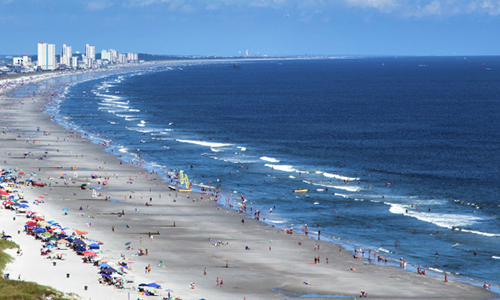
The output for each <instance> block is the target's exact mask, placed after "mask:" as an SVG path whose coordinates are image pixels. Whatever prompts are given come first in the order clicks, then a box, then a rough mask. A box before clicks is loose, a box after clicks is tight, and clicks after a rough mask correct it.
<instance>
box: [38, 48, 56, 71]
mask: <svg viewBox="0 0 500 300" xmlns="http://www.w3.org/2000/svg"><path fill="white" fill-rule="evenodd" d="M37 66H38V67H39V68H41V69H42V70H55V69H56V45H54V44H47V43H38V61H37Z"/></svg>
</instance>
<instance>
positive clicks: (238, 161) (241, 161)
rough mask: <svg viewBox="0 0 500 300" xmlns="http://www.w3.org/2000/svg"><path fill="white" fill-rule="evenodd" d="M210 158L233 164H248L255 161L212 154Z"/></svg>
mask: <svg viewBox="0 0 500 300" xmlns="http://www.w3.org/2000/svg"><path fill="white" fill-rule="evenodd" d="M212 158H213V159H215V160H221V161H225V162H230V163H233V164H249V163H253V162H255V160H252V159H245V158H243V157H217V156H213V157H212Z"/></svg>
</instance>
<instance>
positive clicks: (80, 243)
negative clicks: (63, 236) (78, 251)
mask: <svg viewBox="0 0 500 300" xmlns="http://www.w3.org/2000/svg"><path fill="white" fill-rule="evenodd" d="M73 244H75V245H86V244H85V242H84V241H82V240H81V239H74V240H73Z"/></svg>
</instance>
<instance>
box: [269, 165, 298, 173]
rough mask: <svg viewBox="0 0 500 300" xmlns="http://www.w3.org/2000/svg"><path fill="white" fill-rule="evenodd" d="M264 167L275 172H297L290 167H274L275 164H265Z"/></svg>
mask: <svg viewBox="0 0 500 300" xmlns="http://www.w3.org/2000/svg"><path fill="white" fill-rule="evenodd" d="M264 166H266V167H268V168H271V169H273V170H278V171H283V172H295V171H296V169H295V168H294V167H293V166H290V165H273V164H265V165H264Z"/></svg>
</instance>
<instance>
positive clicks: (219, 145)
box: [175, 139, 233, 148]
mask: <svg viewBox="0 0 500 300" xmlns="http://www.w3.org/2000/svg"><path fill="white" fill-rule="evenodd" d="M175 141H176V142H180V143H188V144H194V145H198V146H205V147H210V148H217V147H229V146H232V145H233V144H227V143H215V142H204V141H193V140H179V139H176V140H175Z"/></svg>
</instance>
